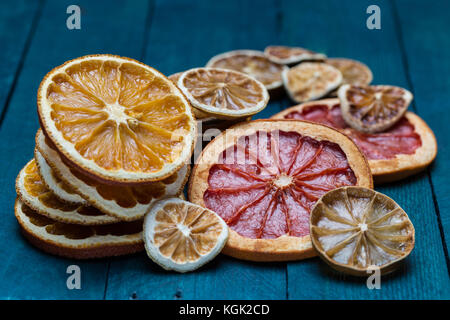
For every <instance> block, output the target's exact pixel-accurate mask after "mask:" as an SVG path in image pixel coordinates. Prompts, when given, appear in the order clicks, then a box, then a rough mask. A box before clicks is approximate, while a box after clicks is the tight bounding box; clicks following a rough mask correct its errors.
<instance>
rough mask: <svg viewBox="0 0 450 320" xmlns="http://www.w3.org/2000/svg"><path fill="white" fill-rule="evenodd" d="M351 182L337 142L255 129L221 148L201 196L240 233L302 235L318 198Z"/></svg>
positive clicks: (250, 236)
mask: <svg viewBox="0 0 450 320" xmlns="http://www.w3.org/2000/svg"><path fill="white" fill-rule="evenodd" d="M280 146H281V148H280ZM355 184H356V177H355V175H354V173H353V170H352V169H351V168H350V166H349V164H348V161H347V158H346V156H345V154H344V152H343V151H342V150H341V148H340V147H339V146H338V145H337V144H335V143H331V142H328V141H317V140H314V139H312V138H310V137H306V136H302V135H300V134H298V133H296V132H284V131H271V132H264V131H258V132H256V133H255V134H252V135H250V136H242V137H240V138H239V140H238V142H237V144H236V145H234V146H232V147H230V148H228V149H226V150H225V151H224V152H223V154H222V155H221V156H220V158H219V159H218V163H216V164H214V165H213V166H212V167H211V168H210V171H209V177H208V189H207V190H206V191H205V193H204V195H203V198H204V202H205V205H206V207H207V208H209V209H211V210H213V211H214V212H216V213H217V214H218V215H219V216H221V217H222V218H223V219H224V220H225V222H226V223H227V224H228V225H229V226H230V227H231V228H232V229H233V230H235V231H236V232H238V233H239V234H241V235H242V236H244V237H248V238H267V239H269V238H277V237H280V236H282V235H290V236H297V237H301V236H305V235H308V234H309V213H310V210H311V208H312V206H313V205H314V203H315V202H316V201H317V199H319V198H320V197H321V196H322V195H323V194H324V193H325V192H327V191H329V190H332V189H334V188H337V187H340V186H348V185H355Z"/></svg>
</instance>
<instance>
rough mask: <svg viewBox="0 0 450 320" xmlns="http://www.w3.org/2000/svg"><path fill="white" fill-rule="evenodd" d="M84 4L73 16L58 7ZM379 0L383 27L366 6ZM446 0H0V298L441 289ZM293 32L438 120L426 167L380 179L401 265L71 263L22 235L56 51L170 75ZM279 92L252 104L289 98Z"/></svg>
mask: <svg viewBox="0 0 450 320" xmlns="http://www.w3.org/2000/svg"><path fill="white" fill-rule="evenodd" d="M71 4H77V5H79V6H80V7H81V29H80V30H69V29H68V28H67V27H66V19H67V17H68V16H69V15H68V14H67V13H66V9H67V7H68V6H69V5H71ZM371 4H377V5H378V6H379V7H380V9H381V29H380V30H369V29H368V28H367V27H366V19H367V17H368V16H369V15H368V14H366V9H367V7H368V6H369V5H371ZM449 12H450V2H449V1H436V2H434V3H433V4H432V5H430V4H429V3H428V2H427V1H411V0H394V1H387V0H386V1H385V0H377V1H372V0H370V1H365V0H363V1H352V0H347V1H342V0H340V1H306V0H305V1H300V0H292V1H289V0H267V1H266V0H260V1H242V0H241V1H239V0H235V1H231V0H227V1H193V0H175V1H169V0H156V1H136V0H120V1H112V0H105V1H87V0H86V1H84V0H77V1H73V0H70V1H66V0H63V1H61V0H48V1H36V0H29V1H27V0H16V1H2V2H1V3H0V43H1V50H0V163H1V166H0V208H1V214H2V220H1V223H0V243H1V244H0V298H2V299H449V298H450V280H449V257H448V246H449V245H450V184H449V183H448V182H449V181H450V169H449V167H448V159H449V158H450V149H449V143H450V103H449V97H450V78H449V76H448V75H449V74H450V37H449V35H448V30H449V29H450V19H449V16H448V13H449ZM269 44H286V45H299V46H304V47H307V48H310V49H312V50H316V51H320V52H325V53H327V54H328V55H329V56H330V57H349V58H354V59H358V60H361V61H363V62H365V63H366V64H368V65H369V66H370V68H371V69H372V71H373V73H374V83H377V84H393V85H399V86H402V87H405V88H408V89H409V90H411V91H412V92H413V93H414V95H415V99H414V102H413V104H412V106H411V108H412V109H413V111H414V112H416V113H418V114H419V115H420V116H421V117H422V118H423V119H425V121H427V123H428V124H429V125H430V127H431V128H432V129H433V130H434V132H435V134H436V136H437V140H438V146H439V152H438V156H437V159H436V161H435V162H434V164H433V165H432V166H431V167H430V168H428V169H427V170H426V171H425V172H423V173H421V174H418V175H416V176H414V177H412V178H409V179H406V180H404V181H402V182H398V183H394V184H390V185H386V186H381V187H377V190H379V191H381V192H384V193H386V194H388V195H389V196H391V197H393V198H394V199H395V200H396V201H397V202H398V203H399V204H400V205H401V206H402V207H403V208H404V209H405V210H406V211H407V212H408V214H409V216H410V218H411V220H412V221H413V223H414V226H415V229H416V247H415V249H414V251H413V252H412V254H411V255H410V257H409V258H408V259H407V262H406V264H405V265H404V266H403V267H402V269H401V270H399V271H398V272H396V273H395V274H392V275H390V276H386V277H383V278H382V281H381V289H380V290H369V289H367V287H366V283H365V279H354V278H351V277H347V276H344V275H340V274H336V273H334V272H332V271H331V270H330V269H329V268H328V267H327V266H326V265H325V264H324V263H322V262H321V261H320V260H319V259H318V258H314V259H309V260H305V261H298V262H289V263H252V262H245V261H239V260H236V259H232V258H229V257H226V256H220V257H218V258H217V259H216V260H215V261H213V262H212V263H210V264H209V265H207V266H206V267H205V268H202V269H201V270H198V271H197V272H194V273H190V274H175V273H170V272H166V271H164V270H162V269H160V268H159V267H158V266H156V265H155V264H153V263H152V262H150V260H149V259H148V258H147V257H146V255H145V254H144V253H142V254H137V255H133V256H127V257H121V258H113V259H102V260H97V261H84V262H77V261H72V260H68V259H63V258H58V257H54V256H50V255H47V254H45V253H42V252H40V251H38V250H36V249H34V248H33V247H32V246H30V245H29V244H28V243H27V242H26V241H25V240H24V239H23V238H22V236H21V235H20V233H19V228H18V226H17V223H16V220H15V218H14V213H13V204H14V199H15V190H14V180H15V177H16V175H17V173H18V172H19V170H20V169H21V167H22V166H23V165H25V163H26V162H27V161H28V160H29V159H30V158H31V157H32V156H33V148H34V135H35V133H36V130H37V128H38V126H39V124H38V120H37V115H36V92H37V88H38V86H39V83H40V81H41V79H42V77H43V76H44V75H45V74H46V73H47V72H48V71H49V70H51V69H52V68H53V67H54V66H57V65H59V64H61V63H63V62H64V61H66V60H69V59H72V58H75V57H78V56H82V55H85V54H92V53H112V54H119V55H123V56H128V57H132V58H135V59H138V60H141V61H143V62H145V63H147V64H149V65H151V66H153V67H155V68H157V69H158V70H160V71H162V72H163V73H164V74H166V75H170V74H172V73H174V72H178V71H181V70H185V69H188V68H191V67H196V66H203V65H204V64H205V63H206V62H207V61H208V59H209V58H210V57H211V56H213V55H215V54H218V53H221V52H223V51H228V50H232V49H259V50H262V49H264V47H265V46H266V45H269ZM290 105H291V102H289V101H288V100H287V99H286V98H285V99H282V100H278V101H275V102H271V103H270V105H269V106H268V107H267V108H266V109H265V110H264V111H263V112H262V113H261V114H259V115H258V117H260V118H267V117H269V116H270V115H272V114H274V113H276V112H279V111H280V110H281V109H284V108H286V107H289V106H290ZM71 264H77V265H79V266H80V268H81V286H82V288H81V290H68V289H67V287H66V279H67V277H68V275H67V274H66V268H67V267H68V266H69V265H71Z"/></svg>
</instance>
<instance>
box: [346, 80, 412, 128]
mask: <svg viewBox="0 0 450 320" xmlns="http://www.w3.org/2000/svg"><path fill="white" fill-rule="evenodd" d="M338 96H339V100H340V101H341V110H342V117H343V118H344V120H345V122H346V123H347V124H348V125H349V126H351V127H352V128H354V129H356V130H358V131H361V132H365V133H375V132H381V131H384V130H387V129H389V128H390V127H392V126H393V125H394V124H395V123H397V121H398V120H399V119H400V118H401V117H402V116H403V115H404V114H405V112H406V110H407V109H408V106H409V104H410V103H411V100H412V99H413V95H412V94H411V92H409V91H408V90H406V89H403V88H399V87H395V86H359V85H349V84H346V85H343V86H341V87H340V88H339V91H338Z"/></svg>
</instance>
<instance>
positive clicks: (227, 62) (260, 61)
mask: <svg viewBox="0 0 450 320" xmlns="http://www.w3.org/2000/svg"><path fill="white" fill-rule="evenodd" d="M206 67H209V68H222V69H231V70H235V71H239V72H243V73H246V74H248V75H250V76H252V77H254V78H255V79H256V80H258V81H260V82H261V83H263V84H264V85H265V86H266V88H267V90H270V91H271V92H272V91H273V90H275V89H278V88H280V87H282V85H283V81H282V80H281V73H282V72H283V71H284V70H286V69H288V67H286V66H283V65H280V64H277V63H273V62H272V61H270V60H269V59H267V57H266V56H265V55H264V52H261V51H256V50H234V51H229V52H225V53H221V54H218V55H216V56H214V57H212V58H211V59H210V60H209V61H208V63H207V64H206Z"/></svg>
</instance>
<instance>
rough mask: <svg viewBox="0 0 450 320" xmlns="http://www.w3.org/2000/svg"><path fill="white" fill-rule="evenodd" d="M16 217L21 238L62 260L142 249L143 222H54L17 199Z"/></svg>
mask: <svg viewBox="0 0 450 320" xmlns="http://www.w3.org/2000/svg"><path fill="white" fill-rule="evenodd" d="M14 209H15V216H16V218H17V221H18V222H19V225H20V228H21V230H22V233H23V234H24V236H25V237H26V238H27V239H28V240H29V241H30V242H31V244H33V245H34V246H36V247H37V248H39V249H41V250H43V251H45V252H48V253H51V254H54V255H58V256H62V257H67V258H73V259H92V258H103V257H112V256H120V255H125V254H131V253H135V252H138V251H142V250H143V249H144V244H143V241H142V221H134V222H119V223H115V224H109V225H103V226H81V225H75V224H68V223H63V222H57V221H55V220H52V219H50V218H48V217H46V216H42V215H40V214H38V213H37V212H36V211H34V210H33V209H31V208H30V207H28V206H27V205H26V204H25V203H23V202H22V201H21V200H20V199H16V203H15V206H14Z"/></svg>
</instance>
